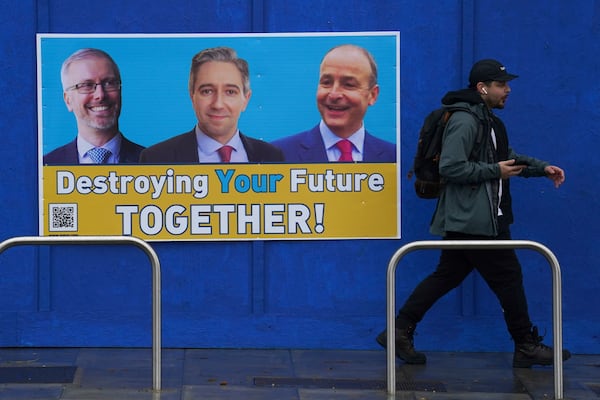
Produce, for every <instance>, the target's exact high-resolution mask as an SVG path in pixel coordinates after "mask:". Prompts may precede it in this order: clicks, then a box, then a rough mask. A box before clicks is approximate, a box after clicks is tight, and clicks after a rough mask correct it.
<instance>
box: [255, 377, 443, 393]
mask: <svg viewBox="0 0 600 400" xmlns="http://www.w3.org/2000/svg"><path fill="white" fill-rule="evenodd" d="M254 385H255V386H261V387H302V388H311V389H327V388H330V389H360V390H385V389H386V388H387V384H386V382H385V381H381V380H365V379H332V378H292V377H279V376H273V377H255V378H254ZM396 389H397V390H403V391H415V392H445V391H446V387H445V386H444V385H443V384H442V383H441V382H431V381H400V382H396Z"/></svg>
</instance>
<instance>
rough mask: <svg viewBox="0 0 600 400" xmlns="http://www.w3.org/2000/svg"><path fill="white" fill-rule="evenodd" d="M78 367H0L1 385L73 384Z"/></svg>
mask: <svg viewBox="0 0 600 400" xmlns="http://www.w3.org/2000/svg"><path fill="white" fill-rule="evenodd" d="M75 371H77V367H72V366H70V367H0V383H73V379H75Z"/></svg>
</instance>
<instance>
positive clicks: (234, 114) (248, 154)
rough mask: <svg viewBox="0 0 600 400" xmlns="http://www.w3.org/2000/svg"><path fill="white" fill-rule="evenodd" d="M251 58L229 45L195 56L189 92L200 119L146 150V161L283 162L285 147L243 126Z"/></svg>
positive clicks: (187, 162) (204, 51) (144, 152)
mask: <svg viewBox="0 0 600 400" xmlns="http://www.w3.org/2000/svg"><path fill="white" fill-rule="evenodd" d="M249 76H250V74H249V68H248V63H247V62H246V60H244V59H241V58H239V57H238V56H237V54H236V52H235V50H233V49H231V48H229V47H216V48H210V49H206V50H203V51H201V52H200V53H198V54H196V55H195V56H194V57H193V59H192V66H191V70H190V81H189V92H190V98H191V100H192V106H193V108H194V112H195V113H196V118H197V119H198V123H197V125H196V126H195V127H194V128H193V129H192V130H191V131H189V132H186V133H183V134H181V135H178V136H175V137H172V138H170V139H167V140H165V141H163V142H160V143H158V144H155V145H153V146H150V147H148V148H147V149H145V150H144V151H143V152H142V154H141V157H140V162H142V163H183V164H195V163H199V162H200V163H219V162H251V163H255V162H256V163H258V162H277V161H283V154H282V152H281V150H279V149H278V148H276V147H275V146H273V145H271V144H269V143H267V142H264V141H262V140H258V139H254V138H251V137H249V136H246V135H244V134H242V133H241V132H240V131H239V129H238V121H239V118H240V115H241V113H242V112H243V111H244V110H245V109H246V106H247V105H248V101H249V100H250V96H251V90H250V78H249Z"/></svg>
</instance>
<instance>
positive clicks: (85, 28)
mask: <svg viewBox="0 0 600 400" xmlns="http://www.w3.org/2000/svg"><path fill="white" fill-rule="evenodd" d="M370 30H378V31H384V30H394V31H395V30H398V31H400V32H401V38H400V40H401V49H400V55H401V71H400V72H401V132H402V133H401V156H402V159H401V167H402V171H404V172H405V171H407V170H408V169H410V165H411V161H412V154H413V151H414V148H415V142H416V132H417V131H418V128H419V127H420V124H421V122H422V119H423V117H424V115H425V114H426V113H427V111H428V110H430V109H431V108H433V107H436V106H437V105H438V104H439V100H440V98H441V96H442V95H443V94H444V93H445V92H446V91H448V90H453V89H457V88H460V87H464V86H465V85H466V78H467V75H468V70H469V68H470V65H471V63H472V62H473V61H474V60H476V59H478V58H482V57H495V58H499V59H501V60H502V61H503V62H504V63H505V64H506V65H507V66H508V68H509V70H511V71H514V72H515V73H517V74H519V75H520V77H519V79H517V80H515V81H513V82H511V87H512V89H513V92H512V94H511V97H510V99H509V101H508V104H507V107H506V109H505V110H503V111H500V112H499V114H500V115H501V117H502V118H503V119H504V120H505V122H506V124H507V126H508V129H509V134H510V138H511V143H512V145H513V147H515V148H516V149H517V150H518V151H521V152H524V153H527V154H531V155H534V156H537V157H539V158H543V159H548V160H551V161H552V162H554V163H556V164H558V165H560V166H562V167H564V168H565V169H566V172H567V183H566V184H565V185H564V186H563V187H562V188H561V189H560V190H554V189H553V188H552V187H551V184H550V182H549V181H547V180H542V179H538V180H523V179H521V180H519V179H513V182H512V191H513V197H514V205H515V214H516V217H517V223H516V224H515V226H514V228H513V236H514V237H515V238H517V239H531V240H536V241H539V242H542V243H544V244H546V245H547V246H549V247H550V248H551V249H552V250H553V251H554V252H555V253H556V255H557V257H558V259H559V260H560V262H561V266H562V268H563V298H564V302H563V316H564V332H563V336H564V342H565V346H568V347H569V348H570V349H571V350H572V351H575V352H586V353H589V352H592V353H598V352H600V340H599V337H600V314H599V313H600V311H599V309H598V308H597V307H595V306H594V303H593V301H590V299H594V298H595V294H596V292H597V290H598V282H600V268H598V259H599V258H600V257H599V256H600V255H599V253H598V247H597V246H594V243H595V242H594V240H595V239H596V237H597V226H598V222H599V221H598V209H599V202H598V198H599V196H598V194H597V190H596V188H595V186H594V185H593V184H592V183H594V182H596V181H597V175H598V173H597V172H596V171H598V170H599V168H598V167H599V165H598V164H599V161H598V157H597V156H596V152H595V149H597V148H598V146H599V143H598V141H599V135H598V133H597V132H598V126H599V125H600V118H599V117H600V111H598V110H600V107H598V106H599V103H600V98H599V97H600V88H599V87H598V86H599V83H598V80H597V79H595V76H596V75H597V71H599V70H600V57H599V56H598V54H600V52H599V51H598V50H599V49H598V46H600V44H599V43H600V40H599V39H600V37H599V36H600V35H599V33H600V3H599V2H597V1H593V0H582V1H578V2H577V3H576V6H575V5H574V4H572V3H568V2H563V1H560V0H550V1H543V2H542V1H532V2H523V1H516V0H509V1H505V2H502V3H498V2H497V1H491V0H481V1H474V0H462V1H461V0H454V1H449V0H443V1H433V0H427V1H419V2H414V1H391V0H390V1H383V0H377V1H366V0H352V1H349V2H346V3H344V7H337V6H334V5H332V3H331V2H329V1H323V0H308V1H303V2H299V1H298V2H290V1H276V0H271V1H269V0H264V1H259V0H254V1H251V0H229V1H192V0H173V1H170V2H163V1H151V2H148V1H139V0H130V1H126V2H123V1H117V0H106V1H104V2H102V3H89V4H86V6H85V8H84V7H81V2H78V1H74V0H66V1H65V0H61V1H58V0H38V1H28V2H8V1H5V2H2V3H0V59H1V60H3V62H2V63H0V72H1V75H2V77H3V79H2V80H0V90H1V91H2V93H3V94H4V96H3V97H2V100H0V129H1V131H2V132H3V133H4V140H3V146H0V160H2V161H1V163H2V164H1V165H2V166H1V168H0V185H1V188H2V189H1V190H0V198H1V199H2V204H3V207H2V208H0V221H1V225H0V239H2V240H4V239H6V238H9V237H13V236H21V235H35V234H36V233H37V219H38V216H37V200H38V199H37V193H38V190H37V139H36V138H37V132H36V129H37V116H36V104H35V103H36V101H35V99H36V76H35V71H36V68H35V66H36V60H35V33H36V32H50V33H61V32H64V33H163V32H164V33H177V32H183V33H188V32H199V33H204V32H206V33H209V32H215V33H221V32H303V31H320V32H335V31H370ZM274 56H276V55H274ZM154 67H155V68H160V55H157V61H156V65H155V66H154ZM315 73H316V71H315ZM157 100H159V99H157ZM315 122H316V121H315ZM404 172H403V176H405V175H404ZM411 184H412V182H410V181H408V180H406V179H405V178H404V177H403V179H402V219H403V220H402V239H401V240H364V241H361V240H354V241H318V242H310V241H301V242H291V241H285V242H227V243H212V242H211V243H204V242H198V243H193V242H188V243H154V244H153V246H154V247H155V249H156V250H157V253H158V254H159V257H160V259H161V263H162V266H163V280H162V287H163V344H164V345H165V346H171V347H306V348H375V344H374V340H373V339H374V336H375V335H376V334H377V333H378V332H379V330H380V329H381V328H382V327H383V325H384V323H385V271H386V268H387V263H388V261H389V258H390V257H391V255H392V254H393V253H394V251H395V250H396V249H397V248H398V247H400V246H401V245H403V244H405V243H408V242H410V241H413V240H420V239H431V238H432V237H431V236H430V235H429V234H428V233H427V226H428V223H429V220H430V218H431V213H432V212H433V209H434V207H435V204H434V202H428V201H423V200H418V199H416V197H415V196H414V194H413V192H412V187H411ZM595 232H596V233H595ZM90 254H93V256H91V259H89V260H87V259H88V258H90ZM519 254H520V256H521V259H522V262H523V272H524V279H525V285H526V289H527V292H528V298H529V307H530V312H531V315H532V318H533V320H534V322H535V323H537V324H539V325H540V328H541V330H542V331H544V330H546V331H547V332H548V333H549V335H548V336H549V337H548V341H550V340H551V335H550V333H551V331H552V328H551V327H552V324H551V319H552V316H551V288H550V286H551V279H550V272H549V268H548V265H547V263H546V261H545V260H544V259H543V258H542V257H541V256H539V255H537V254H533V253H531V252H527V251H523V252H521V251H520V252H519ZM100 256H106V257H105V258H102V259H101V258H100ZM436 259H437V252H436V251H424V252H420V253H418V254H417V253H413V254H410V255H408V256H407V257H406V258H405V259H403V260H402V262H401V264H400V267H399V269H398V272H397V301H398V302H399V303H400V302H402V301H403V300H404V298H405V297H406V296H407V295H408V294H409V293H410V291H411V290H412V289H413V288H414V286H415V285H416V284H417V283H418V282H419V281H420V280H421V279H422V278H424V277H425V276H426V275H427V274H428V273H429V272H430V271H432V270H433V268H434V267H435V263H436ZM0 267H1V271H0V273H2V279H1V280H0V293H2V294H3V296H2V298H1V299H0V325H1V326H2V329H1V330H0V345H1V346H149V345H150V343H151V342H150V339H151V336H150V330H151V313H150V311H151V298H150V287H151V282H150V272H149V269H150V267H149V264H148V261H147V260H146V258H145V257H144V256H143V255H141V254H140V252H139V251H137V250H135V249H125V248H120V247H119V248H112V247H110V246H107V247H103V248H102V250H101V251H98V249H97V248H96V249H94V248H85V249H84V248H74V247H56V248H48V247H41V248H39V249H36V248H32V247H29V248H23V249H18V250H10V251H9V252H6V253H3V254H1V255H0ZM417 345H418V346H419V347H420V348H423V349H425V350H463V351H476V350H486V351H510V350H511V348H512V342H511V341H510V339H509V336H508V333H507V332H506V328H505V326H504V322H503V320H502V317H501V314H500V307H499V306H498V303H497V301H496V299H495V297H494V296H493V295H492V294H491V293H490V291H489V289H488V288H487V286H486V285H485V283H484V282H483V281H482V280H481V278H480V277H479V276H477V275H473V276H471V277H469V278H468V279H467V280H466V281H465V282H464V283H463V285H461V286H460V287H459V288H457V290H455V291H453V292H451V293H450V294H448V295H447V296H446V297H444V298H443V299H442V300H440V301H439V302H438V303H437V304H436V305H435V306H434V307H433V308H432V310H431V311H430V313H429V314H428V315H427V317H426V318H425V320H424V321H423V322H422V324H420V326H419V335H418V336H417Z"/></svg>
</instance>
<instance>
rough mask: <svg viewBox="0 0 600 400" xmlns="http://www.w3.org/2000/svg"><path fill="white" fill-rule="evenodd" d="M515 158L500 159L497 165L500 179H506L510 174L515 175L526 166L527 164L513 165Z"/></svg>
mask: <svg viewBox="0 0 600 400" xmlns="http://www.w3.org/2000/svg"><path fill="white" fill-rule="evenodd" d="M515 162H516V160H515V159H512V160H506V161H500V162H499V163H498V165H499V166H500V176H501V177H502V179H508V178H510V177H511V176H517V175H519V174H520V173H521V171H523V169H525V168H527V165H515Z"/></svg>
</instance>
